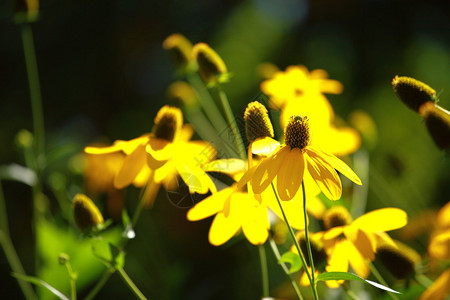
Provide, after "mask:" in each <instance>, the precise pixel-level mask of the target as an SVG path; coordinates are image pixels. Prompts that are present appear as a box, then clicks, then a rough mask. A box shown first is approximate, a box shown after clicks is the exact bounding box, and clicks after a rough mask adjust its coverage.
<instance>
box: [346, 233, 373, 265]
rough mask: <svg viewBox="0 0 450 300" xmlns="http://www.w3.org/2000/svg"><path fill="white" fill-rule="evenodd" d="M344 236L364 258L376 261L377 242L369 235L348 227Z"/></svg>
mask: <svg viewBox="0 0 450 300" xmlns="http://www.w3.org/2000/svg"><path fill="white" fill-rule="evenodd" d="M344 234H345V236H346V237H347V238H348V239H349V241H351V242H352V243H353V245H354V246H355V247H356V249H358V251H359V253H361V255H362V256H363V257H365V258H367V259H370V260H374V259H375V252H374V248H375V245H374V244H373V243H374V242H375V240H374V238H371V237H370V236H369V235H370V234H369V233H366V232H364V231H362V230H360V229H358V228H355V227H352V226H347V227H346V228H345V230H344Z"/></svg>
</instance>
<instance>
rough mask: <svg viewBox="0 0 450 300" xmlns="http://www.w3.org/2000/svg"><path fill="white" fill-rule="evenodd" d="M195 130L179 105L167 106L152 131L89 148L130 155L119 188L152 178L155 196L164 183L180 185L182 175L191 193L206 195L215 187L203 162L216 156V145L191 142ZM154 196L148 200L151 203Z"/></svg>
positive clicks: (119, 176) (117, 179) (117, 180)
mask: <svg viewBox="0 0 450 300" xmlns="http://www.w3.org/2000/svg"><path fill="white" fill-rule="evenodd" d="M193 133H194V132H193V129H192V127H191V126H189V125H184V126H183V116H182V113H181V111H180V110H179V109H178V108H175V107H170V106H167V105H166V106H164V107H162V108H161V109H160V110H159V112H158V113H157V115H156V117H155V125H154V127H153V131H152V133H150V134H145V135H142V136H140V137H138V138H136V139H132V140H130V141H116V142H115V143H114V144H113V145H112V146H110V147H103V148H97V147H86V148H85V152H86V153H89V154H105V153H114V152H122V153H124V154H125V155H126V158H125V159H124V161H123V163H122V165H121V168H120V170H119V172H118V173H117V175H116V177H115V178H114V186H115V187H116V188H119V189H120V188H124V187H125V186H128V185H129V184H131V183H133V182H135V181H136V180H138V181H139V179H140V178H142V179H143V178H145V179H144V180H145V181H146V182H147V181H150V182H149V183H148V184H149V186H148V188H147V193H150V194H149V197H150V195H153V196H154V195H155V194H156V192H157V190H158V187H159V185H160V184H164V186H165V187H166V188H167V189H169V190H171V189H175V188H177V186H178V183H177V176H178V175H179V176H181V178H182V179H183V181H184V182H185V183H186V185H187V186H188V187H189V191H190V192H191V193H201V194H205V193H207V192H208V191H209V190H210V189H211V190H215V186H214V183H213V182H212V180H211V178H209V177H208V175H206V173H205V172H204V171H203V170H202V169H201V167H200V166H201V165H202V164H204V163H206V162H208V161H210V160H211V159H213V158H214V157H215V156H216V150H215V149H214V147H213V146H212V145H211V144H209V143H207V142H203V141H190V139H191V137H192V135H193ZM151 200H152V199H151V198H149V200H148V201H147V204H150V203H149V202H151Z"/></svg>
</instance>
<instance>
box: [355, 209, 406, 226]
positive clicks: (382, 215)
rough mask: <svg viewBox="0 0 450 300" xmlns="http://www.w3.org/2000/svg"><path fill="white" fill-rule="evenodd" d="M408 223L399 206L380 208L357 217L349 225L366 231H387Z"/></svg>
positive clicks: (404, 213)
mask: <svg viewBox="0 0 450 300" xmlns="http://www.w3.org/2000/svg"><path fill="white" fill-rule="evenodd" d="M406 223H408V216H407V214H406V212H404V211H403V210H401V209H399V208H392V207H388V208H381V209H377V210H374V211H371V212H368V213H366V214H364V215H362V216H361V217H359V218H357V219H356V220H355V221H353V223H352V224H351V225H350V226H352V227H356V228H360V229H362V230H364V231H366V232H376V231H389V230H394V229H398V228H401V227H403V226H405V225H406Z"/></svg>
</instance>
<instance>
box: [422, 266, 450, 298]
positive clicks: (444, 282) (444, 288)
mask: <svg viewBox="0 0 450 300" xmlns="http://www.w3.org/2000/svg"><path fill="white" fill-rule="evenodd" d="M449 291H450V269H448V270H446V271H444V272H443V273H442V274H441V276H439V277H438V279H436V280H435V281H434V282H433V284H432V285H431V286H430V287H429V288H428V289H427V290H426V291H425V292H424V293H423V294H422V296H421V297H420V300H441V299H442V300H443V299H445V297H446V296H448V294H449Z"/></svg>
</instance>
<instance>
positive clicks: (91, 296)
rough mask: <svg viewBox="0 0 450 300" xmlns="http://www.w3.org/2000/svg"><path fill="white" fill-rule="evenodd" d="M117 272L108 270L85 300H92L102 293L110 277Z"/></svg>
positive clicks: (111, 269)
mask: <svg viewBox="0 0 450 300" xmlns="http://www.w3.org/2000/svg"><path fill="white" fill-rule="evenodd" d="M114 272H115V270H114V269H113V268H108V269H107V270H106V272H105V273H103V275H102V277H101V278H100V280H99V281H97V283H96V284H95V286H94V288H93V289H92V290H91V291H90V292H89V294H88V295H87V296H86V298H85V300H92V299H94V297H95V296H96V295H97V294H98V292H100V290H101V289H102V288H103V286H104V285H105V284H106V283H107V282H108V280H109V277H111V275H112V274H113V273H114Z"/></svg>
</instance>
